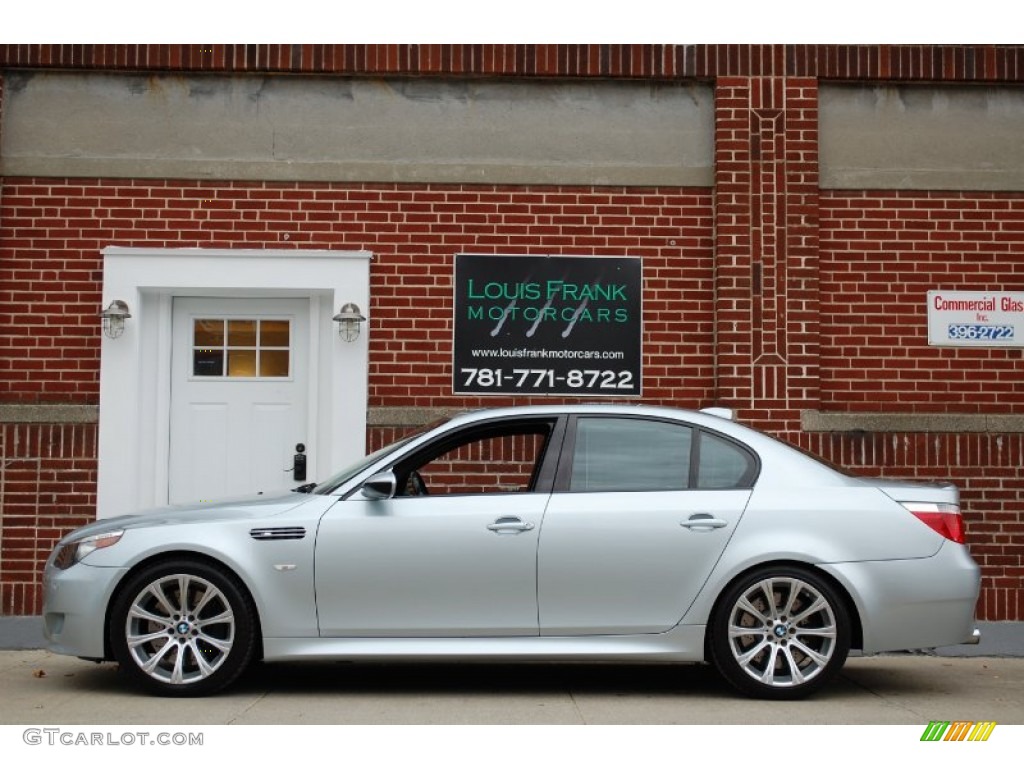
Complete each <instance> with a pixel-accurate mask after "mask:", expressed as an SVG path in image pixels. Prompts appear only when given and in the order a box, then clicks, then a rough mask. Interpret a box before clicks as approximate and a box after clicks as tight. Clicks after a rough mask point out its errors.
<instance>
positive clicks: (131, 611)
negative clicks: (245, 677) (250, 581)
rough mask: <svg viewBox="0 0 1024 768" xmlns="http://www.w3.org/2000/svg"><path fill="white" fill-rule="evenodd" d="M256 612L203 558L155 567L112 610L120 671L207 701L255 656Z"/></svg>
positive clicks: (152, 686)
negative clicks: (202, 697)
mask: <svg viewBox="0 0 1024 768" xmlns="http://www.w3.org/2000/svg"><path fill="white" fill-rule="evenodd" d="M254 615H255V610H254V609H253V607H252V601H251V600H250V599H249V597H248V594H247V593H246V592H245V591H244V589H243V588H242V587H241V586H240V585H239V584H238V583H237V581H236V580H235V579H234V578H233V577H232V576H230V575H228V574H227V573H225V572H224V571H222V570H221V569H219V568H217V567H215V566H213V565H210V564H208V563H205V562H202V561H197V560H188V559H181V560H172V561H164V562H161V563H156V564H154V565H152V566H150V567H148V568H146V569H144V570H142V571H141V572H139V573H138V574H136V575H135V576H134V577H132V578H131V580H130V581H129V582H128V583H127V584H126V585H125V587H124V589H123V590H121V592H120V594H119V596H118V598H117V600H116V602H115V604H114V606H113V610H112V611H111V622H110V639H111V646H112V648H113V651H114V656H115V658H116V659H117V661H118V662H119V664H120V667H121V669H122V670H123V671H124V672H125V673H126V674H127V675H128V676H129V677H131V678H133V679H134V680H135V681H136V682H138V683H139V684H141V685H142V686H143V687H144V688H146V689H148V690H149V691H151V692H153V693H158V694H161V695H165V696H203V695H207V694H211V693H215V692H216V691H219V690H221V689H222V688H224V687H225V686H227V685H229V684H230V683H232V682H233V681H234V680H235V679H236V678H237V677H238V676H239V675H240V674H241V673H242V672H243V670H244V669H245V668H246V667H247V666H248V665H249V662H250V661H251V660H252V658H253V656H254V654H255V647H256V630H255V627H256V621H255V618H254Z"/></svg>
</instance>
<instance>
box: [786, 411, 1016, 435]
mask: <svg viewBox="0 0 1024 768" xmlns="http://www.w3.org/2000/svg"><path fill="white" fill-rule="evenodd" d="M800 426H801V428H802V429H803V430H804V431H805V432H943V433H964V432H974V433H989V434H1006V433H1014V432H1024V415H1014V414H987V413H949V414H946V413H829V412H825V411H811V410H808V411H802V412H801V414H800Z"/></svg>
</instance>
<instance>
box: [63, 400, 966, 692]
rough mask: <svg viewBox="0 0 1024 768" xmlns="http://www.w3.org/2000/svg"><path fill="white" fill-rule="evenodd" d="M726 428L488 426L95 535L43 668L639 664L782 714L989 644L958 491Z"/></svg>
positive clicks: (223, 673)
mask: <svg viewBox="0 0 1024 768" xmlns="http://www.w3.org/2000/svg"><path fill="white" fill-rule="evenodd" d="M727 415H728V414H724V413H722V412H712V413H707V412H699V413H698V412H689V411H681V410H676V409H669V408H656V407H645V406H561V407H554V406H552V407H529V408H507V409H501V410H490V411H478V412H474V413H470V414H466V415H462V416H458V417H456V418H454V419H451V420H450V421H447V422H445V423H443V424H441V425H439V426H433V427H430V428H427V429H424V430H422V431H420V432H419V433H417V434H414V435H412V436H411V437H408V438H406V439H404V440H402V441H400V442H398V443H396V444H394V445H391V446H389V447H387V448H385V449H383V450H381V451H378V452H377V453H375V454H372V455H370V456H368V457H366V458H365V459H363V460H362V461H360V462H359V463H357V464H356V465H354V466H351V467H349V468H347V469H345V470H343V471H341V472H339V473H338V474H337V475H335V476H334V477H332V478H330V479H328V480H326V481H325V482H323V483H321V484H319V485H316V486H315V487H313V486H307V487H303V488H300V489H297V490H296V491H290V492H285V493H282V494H281V495H276V496H272V497H268V496H258V497H254V498H251V499H246V500H243V501H234V502H225V503H219V504H202V505H198V506H195V507H192V508H184V507H180V508H170V509H166V510H163V511H158V512H153V513H146V514H140V515H132V516H127V517H119V518H111V519H105V520H100V521H99V522H96V523H93V524H91V525H88V526H85V527H84V528H81V529H79V530H77V531H75V532H73V533H71V534H69V535H68V536H66V537H64V538H63V539H62V540H61V541H60V542H59V544H58V545H57V547H56V549H55V550H54V552H53V554H52V555H51V556H50V558H49V560H48V562H47V564H46V571H45V579H44V581H45V608H44V614H45V615H44V620H45V622H44V623H45V631H46V634H47V638H48V641H49V647H50V648H51V649H52V650H53V651H55V652H57V653H66V654H72V655H76V656H81V657H84V658H89V659H116V660H117V661H118V662H119V663H120V669H121V670H123V672H124V673H125V674H126V675H127V676H128V677H129V678H131V679H132V680H134V681H135V682H137V683H139V684H141V685H142V687H144V688H145V689H147V690H149V691H151V692H154V693H157V694H163V695H203V694H210V693H214V692H216V691H219V690H221V689H223V688H224V687H225V686H227V685H229V684H230V683H232V682H233V681H234V680H235V679H236V678H237V677H238V676H239V675H240V674H241V673H242V672H243V670H245V669H246V667H248V666H249V665H250V663H252V662H253V661H254V660H256V659H263V660H264V661H267V662H280V661H289V660H299V659H307V660H313V659H316V660H325V659H345V660H383V659H388V660H396V659H407V660H415V661H427V660H446V661H450V660H453V659H461V660H518V661H535V660H544V661H552V660H605V661H609V660H623V661H638V660H650V661H679V662H704V661H708V662H711V663H712V664H714V665H715V667H716V668H717V669H718V670H719V671H720V672H721V674H722V676H723V677H724V678H725V679H726V680H727V681H728V682H729V683H731V684H732V685H733V686H735V687H736V688H737V689H739V690H740V691H742V692H744V693H746V694H749V695H753V696H758V697H763V698H771V699H790V698H797V697H801V696H805V695H807V694H809V693H811V692H813V691H815V690H817V689H818V688H820V687H821V686H822V685H823V684H825V683H826V682H827V681H828V680H829V679H830V678H832V677H833V676H834V675H835V674H836V673H837V672H838V671H839V669H840V668H841V667H842V665H843V663H844V661H845V660H846V657H847V654H848V653H849V651H850V650H851V649H861V650H863V651H865V652H880V651H891V650H900V649H917V648H930V647H935V646H942V645H951V644H958V643H964V642H972V641H973V642H976V641H977V637H978V636H977V631H976V630H974V622H973V616H974V608H975V603H976V600H977V597H978V590H979V582H980V574H979V569H978V566H977V565H976V564H975V562H974V560H973V559H972V558H971V556H970V554H969V553H968V550H967V547H966V546H965V544H964V528H963V521H962V518H961V516H960V507H959V494H958V491H957V489H956V488H955V487H954V486H952V485H950V484H944V483H933V484H925V483H911V482H893V481H889V480H872V479H861V478H856V477H852V476H849V475H847V474H844V473H842V472H840V471H838V470H836V469H833V468H831V467H829V466H826V465H825V464H823V463H821V462H820V461H818V460H816V459H814V458H811V457H809V456H807V455H805V454H804V453H802V452H800V451H798V450H796V449H794V448H792V447H790V446H788V445H786V444H784V443H781V442H779V441H777V440H775V439H773V438H771V437H769V436H767V435H764V434H762V433H760V432H756V431H754V430H751V429H749V428H747V427H744V426H741V425H739V424H736V423H734V422H733V421H732V420H730V419H729V418H726V417H725V416H727Z"/></svg>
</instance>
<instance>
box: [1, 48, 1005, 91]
mask: <svg viewBox="0 0 1024 768" xmlns="http://www.w3.org/2000/svg"><path fill="white" fill-rule="evenodd" d="M3 68H32V69H36V68H38V69H46V68H59V69H104V70H146V71H193V72H288V73H309V74H313V73H321V74H324V73H327V74H347V75H414V76H443V75H458V76H463V75H468V76H529V77H642V78H655V79H662V78H671V79H676V78H687V79H689V78H715V77H733V76H740V77H797V78H803V77H810V78H822V79H825V78H828V79H856V80H898V81H904V82H908V81H922V82H941V81H944V80H948V81H956V82H966V81H986V82H999V81H1002V82H1019V81H1020V79H1021V78H1022V77H1024V48H1022V47H1021V46H1014V45H629V44H603V45H587V44H562V45H557V44H556V45H513V44H508V45H484V44H468V45H455V44H445V45H441V44H432V45H417V44H408V45H395V44H367V45H302V44H293V45H277V44H266V45H241V44H239V45H222V44H218V43H195V44H189V45H153V44H150V45H126V44H120V45H93V44H81V45H53V44H42V45H28V44H21V45H15V44H8V45H0V69H3Z"/></svg>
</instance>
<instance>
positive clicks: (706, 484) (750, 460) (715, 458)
mask: <svg viewBox="0 0 1024 768" xmlns="http://www.w3.org/2000/svg"><path fill="white" fill-rule="evenodd" d="M756 475H757V464H756V462H755V461H754V457H753V456H751V455H750V454H749V453H748V452H747V451H745V450H743V449H742V448H740V447H739V446H738V445H736V443H733V442H731V441H729V440H725V439H723V438H721V437H718V436H717V435H713V434H712V433H710V432H703V431H702V432H701V435H700V454H699V456H698V460H697V487H698V488H702V489H708V490H716V489H726V488H750V487H751V486H752V485H753V484H754V478H755V477H756Z"/></svg>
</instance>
